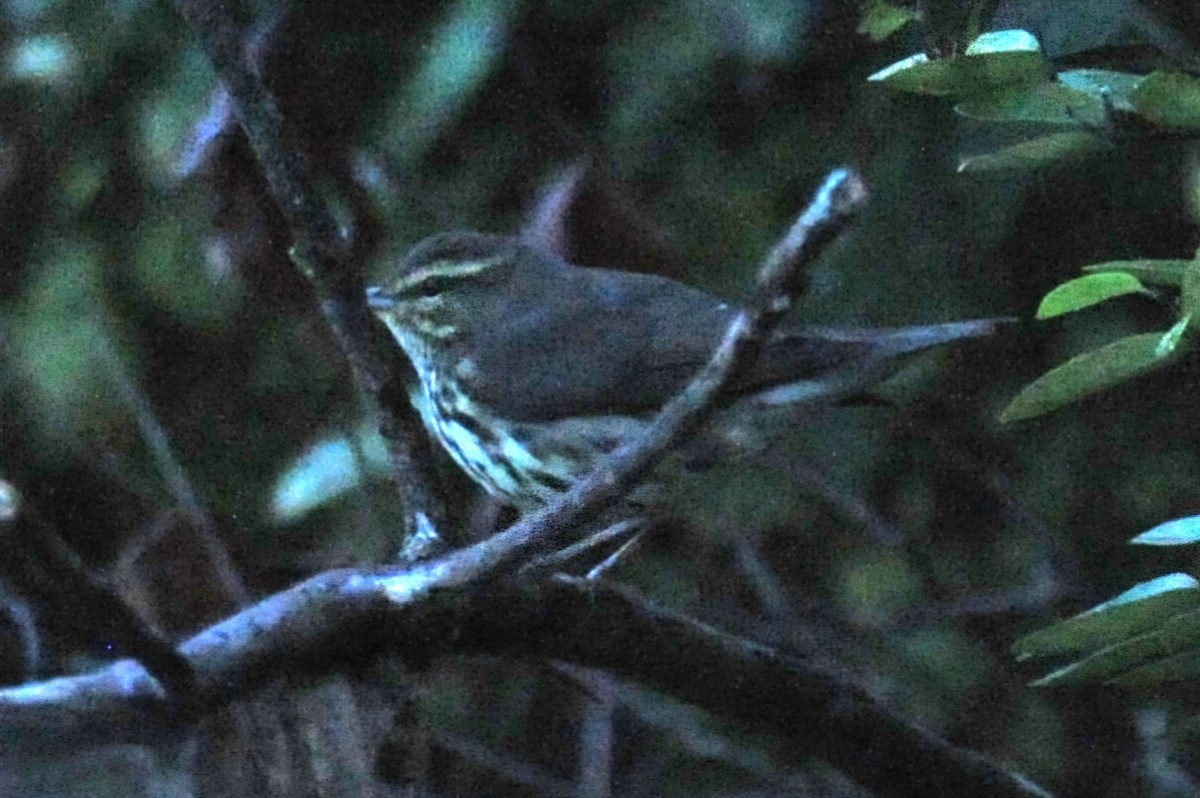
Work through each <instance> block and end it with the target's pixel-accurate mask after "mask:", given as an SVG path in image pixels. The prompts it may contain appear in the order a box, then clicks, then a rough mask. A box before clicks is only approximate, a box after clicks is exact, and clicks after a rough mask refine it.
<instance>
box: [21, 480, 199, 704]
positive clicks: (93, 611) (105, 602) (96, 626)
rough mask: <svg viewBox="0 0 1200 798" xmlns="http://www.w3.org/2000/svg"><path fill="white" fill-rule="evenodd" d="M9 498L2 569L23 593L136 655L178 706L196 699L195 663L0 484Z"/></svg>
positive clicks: (24, 503)
mask: <svg viewBox="0 0 1200 798" xmlns="http://www.w3.org/2000/svg"><path fill="white" fill-rule="evenodd" d="M0 486H3V487H2V488H0V490H2V491H3V492H4V493H5V494H6V496H7V497H8V498H7V500H5V501H4V502H3V504H4V510H3V512H0V544H3V545H2V549H3V551H4V555H5V556H4V557H3V558H0V566H3V567H4V569H5V570H7V571H9V572H10V573H9V576H11V577H12V578H13V580H14V581H15V582H16V583H17V584H18V585H19V586H20V588H21V589H22V592H26V593H29V594H31V595H37V596H39V597H40V598H41V599H42V600H43V601H45V603H46V604H47V605H48V606H52V607H54V609H55V613H56V617H57V618H58V619H60V620H62V621H64V622H65V623H69V624H70V625H71V627H72V628H73V629H76V630H81V629H86V630H89V631H90V632H91V634H92V635H93V636H96V637H98V638H101V639H103V640H105V641H106V642H110V643H115V644H117V645H119V646H121V647H123V648H124V652H123V653H126V654H128V655H130V656H133V657H136V658H137V659H138V660H139V661H140V662H141V663H142V664H143V665H144V666H145V668H146V670H147V671H149V672H150V673H152V674H153V675H154V677H155V678H157V679H158V680H159V682H160V683H161V685H162V686H161V687H156V691H157V692H159V693H160V694H161V691H162V689H163V688H164V687H165V688H166V689H167V690H169V691H170V693H169V697H170V699H171V700H172V701H174V702H177V707H178V706H179V705H181V704H183V703H186V702H187V701H188V700H189V699H190V697H191V695H192V687H193V683H194V682H193V678H192V670H191V663H190V662H189V661H188V660H187V658H186V657H184V656H183V655H182V654H180V653H179V652H178V651H176V650H175V647H174V645H173V644H172V643H171V641H170V640H168V639H167V638H166V636H165V635H163V634H162V633H161V632H160V631H159V630H158V629H156V628H155V627H154V626H153V625H152V624H151V623H149V622H148V621H147V620H146V619H145V618H143V617H142V616H141V615H140V614H139V613H138V611H137V610H136V609H135V608H134V607H132V606H131V605H130V604H129V603H128V602H126V601H125V600H124V598H122V597H121V595H120V594H119V593H118V592H117V591H115V590H113V589H112V587H111V586H109V585H108V584H107V583H105V582H103V581H101V580H100V579H98V578H97V577H96V576H95V575H93V574H92V573H91V572H90V571H89V570H88V569H87V567H86V566H85V565H84V564H83V560H81V559H80V558H79V555H78V554H76V553H75V551H74V550H73V549H72V548H71V547H70V546H69V545H68V544H67V542H66V541H65V540H63V539H62V537H60V536H59V534H58V530H56V529H55V528H54V527H53V526H52V525H51V524H50V522H49V521H47V520H46V519H45V518H42V517H41V516H40V515H39V514H38V513H37V512H36V511H35V510H34V508H33V507H31V506H30V504H29V503H28V502H22V501H20V500H19V499H18V498H17V497H16V492H15V489H14V488H12V487H11V486H10V485H9V484H8V483H7V482H3V481H0Z"/></svg>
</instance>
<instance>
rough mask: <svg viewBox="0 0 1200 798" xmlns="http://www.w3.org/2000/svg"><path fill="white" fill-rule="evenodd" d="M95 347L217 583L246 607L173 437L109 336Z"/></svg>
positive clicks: (231, 564)
mask: <svg viewBox="0 0 1200 798" xmlns="http://www.w3.org/2000/svg"><path fill="white" fill-rule="evenodd" d="M95 346H96V352H97V354H98V355H99V356H100V359H101V360H102V361H104V364H105V365H106V366H107V367H108V370H109V375H110V376H111V377H112V380H113V382H114V383H115V384H116V387H117V393H118V394H120V396H121V401H123V402H124V403H125V405H126V406H127V407H128V408H129V412H130V414H131V415H132V416H133V420H134V423H135V424H136V425H137V428H138V433H139V434H140V435H141V436H142V440H143V441H144V442H145V443H146V446H147V448H149V449H150V454H151V456H152V457H153V458H154V464H155V466H156V467H157V468H158V472H159V474H160V475H161V476H162V479H163V482H165V483H166V486H167V490H168V491H170V493H171V495H172V496H173V497H174V498H175V503H176V504H177V505H178V506H179V509H180V511H181V512H182V513H183V515H184V517H185V518H187V520H188V522H189V523H190V524H191V526H192V529H193V530H194V531H195V534H196V535H198V536H199V539H200V545H201V547H202V548H203V549H204V553H205V555H206V556H207V557H208V561H209V564H210V566H211V567H212V570H213V574H214V575H215V576H216V578H217V582H218V583H219V584H220V585H221V587H222V588H224V590H225V594H226V596H227V597H228V598H229V599H230V600H231V601H233V602H234V603H235V604H236V605H237V606H243V605H245V604H246V603H247V602H249V601H250V591H249V590H247V589H246V585H245V583H244V582H243V581H242V577H241V575H240V574H239V573H238V570H237V566H235V565H234V562H233V558H232V557H230V556H229V549H227V548H226V547H225V543H224V542H223V541H222V540H221V535H220V533H219V532H218V531H217V525H216V522H215V521H213V517H212V514H211V513H210V512H209V511H208V508H207V507H205V506H204V503H203V502H202V501H201V500H200V495H199V494H198V493H197V492H196V489H195V488H194V487H193V486H192V481H191V480H190V479H189V478H188V474H187V470H186V469H184V467H183V465H182V464H181V463H180V461H179V458H178V457H177V456H176V455H175V452H174V450H173V449H172V447H171V439H170V436H169V435H167V431H166V429H165V428H164V427H163V425H162V424H161V423H160V422H159V420H158V416H157V415H155V413H154V407H153V405H151V404H150V400H149V398H148V397H147V396H146V395H145V394H144V393H143V392H142V389H141V387H140V386H139V385H138V384H137V381H136V380H134V378H133V376H132V375H131V374H130V373H129V369H128V368H126V367H125V364H124V363H123V362H122V361H121V358H120V356H118V355H117V353H116V352H114V351H113V349H112V345H111V343H110V342H109V340H108V337H107V336H106V335H100V336H98V338H97V340H96V343H95Z"/></svg>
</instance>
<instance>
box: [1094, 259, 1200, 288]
mask: <svg viewBox="0 0 1200 798" xmlns="http://www.w3.org/2000/svg"><path fill="white" fill-rule="evenodd" d="M1191 263H1192V262H1191V261H1190V260H1112V261H1107V262H1105V263H1093V264H1092V265H1090V266H1084V267H1083V270H1084V271H1085V272H1092V273H1096V272H1125V273H1127V274H1132V275H1133V276H1134V277H1137V278H1138V279H1140V280H1141V281H1142V282H1143V283H1149V284H1150V285H1165V286H1170V287H1172V288H1178V287H1179V286H1181V285H1183V274H1184V272H1185V271H1186V270H1187V268H1188V266H1190V265H1191Z"/></svg>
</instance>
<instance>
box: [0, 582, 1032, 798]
mask: <svg viewBox="0 0 1200 798" xmlns="http://www.w3.org/2000/svg"><path fill="white" fill-rule="evenodd" d="M430 579H436V569H433V570H430V569H429V567H428V566H419V567H417V568H414V569H409V570H400V569H392V570H389V571H380V572H376V573H366V572H362V571H334V572H330V573H326V574H322V575H320V576H317V577H314V578H312V579H310V580H308V581H307V582H304V583H302V584H300V585H298V586H296V587H294V588H292V589H291V590H288V591H286V592H284V593H280V594H277V595H275V596H272V597H271V598H268V599H266V600H265V601H263V602H260V603H259V604H257V605H255V606H253V607H251V608H248V609H247V610H244V611H243V612H241V613H239V614H238V615H235V616H233V617H232V618H229V619H227V620H225V621H223V622H221V623H219V624H217V625H216V626H213V627H211V628H209V629H207V630H205V631H204V632H201V633H200V634H198V635H196V636H195V637H193V638H192V639H190V640H188V641H187V642H185V643H184V644H183V645H182V647H181V649H180V651H181V653H183V654H184V655H185V656H186V657H187V658H188V660H189V661H190V662H191V663H192V667H193V671H194V673H195V679H196V682H195V683H196V695H197V699H198V701H199V703H200V705H201V706H205V707H208V708H216V707H218V706H220V705H222V704H223V703H227V702H229V701H232V700H234V699H235V698H237V697H238V696H242V695H246V694H248V693H249V692H251V691H253V690H255V689H256V688H257V687H259V686H261V685H263V684H264V683H267V682H270V681H271V680H273V679H275V678H277V677H278V676H279V675H281V674H282V673H283V672H288V673H297V672H328V671H330V670H333V669H335V668H338V667H346V666H348V665H352V664H353V663H356V662H362V661H364V660H369V659H371V658H374V657H377V656H380V655H382V654H383V653H385V652H390V653H395V654H398V655H400V656H405V655H410V656H412V657H413V658H414V659H421V660H424V659H426V658H428V657H429V656H430V655H433V654H437V653H439V652H442V651H449V650H451V649H452V650H454V651H456V652H463V653H489V654H499V655H506V656H519V657H531V656H532V657H543V658H549V659H558V660H565V661H569V662H573V663H576V664H579V665H583V666H587V667H593V668H604V669H606V670H610V671H612V672H613V673H616V674H618V675H620V676H622V677H624V678H628V679H632V680H635V681H638V682H641V683H643V684H646V685H649V686H651V687H654V688H656V689H659V690H662V691H663V692H665V693H668V694H670V695H672V696H675V697H676V698H679V699H681V700H684V701H687V702H689V703H692V704H695V705H696V706H699V707H702V708H704V709H706V710H708V711H709V712H712V713H713V714H715V715H717V716H719V717H721V718H724V719H726V720H729V721H735V722H738V723H740V724H742V725H743V726H745V727H747V728H749V729H751V730H754V731H757V732H761V733H769V734H773V735H777V736H782V737H784V738H785V739H788V740H790V741H792V743H793V745H792V746H788V747H786V750H793V751H795V754H796V762H799V761H803V760H804V759H805V758H807V757H810V756H817V757H819V758H821V759H824V760H826V761H828V762H829V763H830V764H832V765H834V766H835V767H837V768H839V769H841V770H843V771H844V772H845V773H847V775H849V776H850V777H851V778H853V779H854V780H856V781H858V782H859V783H860V784H863V785H864V786H866V787H868V788H870V789H872V790H874V791H875V792H877V793H878V794H879V795H884V796H927V795H971V796H978V797H979V798H1031V797H1032V796H1045V795H1046V794H1047V793H1045V792H1044V791H1043V790H1041V789H1040V788H1038V787H1036V786H1035V785H1032V784H1031V783H1029V782H1028V781H1026V780H1025V779H1023V778H1021V777H1020V776H1017V775H1014V774H1013V773H1011V772H1010V771H1009V770H1007V769H1006V768H1004V767H1002V766H1000V765H999V764H997V763H996V762H994V761H992V760H990V759H988V758H987V757H984V756H983V755H981V754H979V753H977V752H974V751H970V750H967V749H963V748H959V747H956V746H953V745H951V744H949V743H947V742H946V741H945V740H942V739H940V738H939V737H937V736H936V735H933V734H930V733H929V732H926V731H924V730H922V729H920V728H918V727H916V726H914V725H912V724H910V723H908V722H907V721H906V720H904V719H903V718H901V717H900V716H898V715H896V714H895V713H894V712H892V711H891V710H890V709H888V708H887V707H886V706H884V705H883V704H881V703H880V702H879V701H877V700H876V699H875V698H874V697H872V696H871V695H870V694H869V693H867V692H866V691H864V690H863V689H862V688H860V687H858V686H857V685H856V684H855V683H854V682H853V681H852V680H850V679H847V678H845V677H844V676H842V675H840V674H837V673H833V672H831V671H829V670H825V669H822V668H818V667H815V666H813V665H810V664H808V663H806V662H805V661H804V660H802V659H797V658H795V657H788V656H784V655H783V654H781V653H780V652H778V651H775V650H773V649H771V648H768V647H766V646H761V645H758V644H755V643H752V642H749V641H747V640H743V639H739V638H736V637H733V636H730V635H727V634H723V633H721V632H719V631H717V630H716V629H713V628H712V627H709V626H706V625H704V624H701V623H699V622H697V621H695V620H692V619H689V618H687V617H685V616H682V615H678V614H675V613H672V612H669V611H666V610H664V609H661V608H659V607H656V606H654V605H652V604H650V603H649V602H647V601H646V600H645V599H643V598H642V597H640V596H638V595H637V594H636V593H634V592H633V591H631V590H628V589H625V588H621V587H618V586H614V585H611V584H606V583H604V582H594V581H589V580H583V579H570V578H556V579H553V580H549V581H545V582H542V583H539V584H536V585H530V584H521V585H518V584H507V585H506V584H495V585H493V586H492V589H490V590H476V591H470V592H464V591H431V590H430V589H429V588H428V585H426V586H425V587H423V588H422V587H418V586H416V585H415V584H414V583H415V582H419V581H428V580H430ZM180 723H181V718H180V717H179V716H178V715H177V714H175V713H172V712H171V710H170V706H169V705H168V704H167V703H166V702H165V701H164V700H163V699H162V697H161V692H160V691H159V690H158V688H157V685H156V683H155V682H154V680H153V679H151V678H150V677H149V675H148V674H147V673H146V671H145V670H144V669H142V668H141V667H140V666H138V665H136V664H134V663H132V662H129V661H122V662H119V663H116V664H114V665H112V666H110V667H108V668H106V669H104V670H101V671H97V672H94V673H89V674H84V675H80V676H75V677H69V678H64V679H55V680H51V681H47V682H41V683H34V684H27V685H23V686H20V687H13V688H7V689H4V690H0V739H5V740H13V741H17V742H16V745H20V746H26V745H28V746H32V747H35V748H36V749H38V750H42V751H45V750H47V748H49V747H51V746H71V745H78V744H80V743H82V742H87V741H91V742H101V741H103V742H116V741H146V740H158V739H162V737H163V735H164V734H167V733H169V732H170V731H172V730H173V729H177V728H178V725H179V724H180ZM12 752H13V753H18V752H19V751H18V749H17V748H16V747H14V748H13V749H12Z"/></svg>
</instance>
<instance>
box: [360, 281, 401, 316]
mask: <svg viewBox="0 0 1200 798" xmlns="http://www.w3.org/2000/svg"><path fill="white" fill-rule="evenodd" d="M395 304H396V303H395V302H393V301H392V298H391V297H390V296H388V295H387V294H386V293H385V292H384V290H383V289H382V288H380V287H379V286H377V285H373V286H371V287H370V288H368V289H367V307H369V308H370V309H371V310H388V309H390V308H391V307H392V306H393V305H395Z"/></svg>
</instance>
